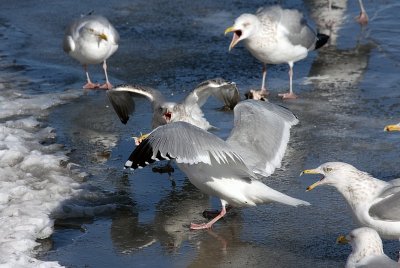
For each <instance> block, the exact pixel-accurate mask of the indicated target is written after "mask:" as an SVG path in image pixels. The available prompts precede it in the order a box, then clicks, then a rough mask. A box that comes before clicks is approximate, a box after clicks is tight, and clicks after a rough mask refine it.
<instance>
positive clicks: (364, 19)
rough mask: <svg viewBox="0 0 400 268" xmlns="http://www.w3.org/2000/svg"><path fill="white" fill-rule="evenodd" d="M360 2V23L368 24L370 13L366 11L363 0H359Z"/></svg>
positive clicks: (358, 18) (358, 19)
mask: <svg viewBox="0 0 400 268" xmlns="http://www.w3.org/2000/svg"><path fill="white" fill-rule="evenodd" d="M358 3H359V4H360V15H359V16H358V17H356V19H357V21H358V23H360V24H361V25H367V24H368V15H367V12H366V11H365V8H364V5H363V2H362V0H358Z"/></svg>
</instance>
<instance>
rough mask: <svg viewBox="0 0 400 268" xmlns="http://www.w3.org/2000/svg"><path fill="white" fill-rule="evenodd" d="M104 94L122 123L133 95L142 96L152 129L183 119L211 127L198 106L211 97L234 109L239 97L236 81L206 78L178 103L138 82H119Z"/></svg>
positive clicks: (206, 128) (129, 110) (130, 109)
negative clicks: (149, 105) (149, 110)
mask: <svg viewBox="0 0 400 268" xmlns="http://www.w3.org/2000/svg"><path fill="white" fill-rule="evenodd" d="M107 95H108V98H109V100H110V102H111V104H112V106H113V107H114V110H115V112H116V113H117V115H118V117H119V118H120V120H121V122H122V123H124V124H126V123H127V122H128V120H129V115H130V114H131V113H132V112H133V111H134V107H135V103H134V101H133V98H132V96H145V97H146V98H148V99H149V100H150V102H151V103H152V106H153V119H152V128H156V127H158V126H161V125H165V124H167V123H169V122H176V121H185V122H188V123H191V124H193V125H196V126H198V127H200V128H202V129H205V130H208V129H210V128H212V126H211V125H210V123H209V122H208V121H207V119H205V118H204V114H203V112H202V111H201V106H203V105H204V103H205V102H206V101H207V99H208V97H210V96H214V97H215V98H217V99H219V100H220V101H222V102H223V103H224V105H225V106H226V107H228V108H230V109H233V107H234V106H235V105H236V104H237V103H238V101H239V99H240V95H239V90H238V89H237V87H236V83H234V82H228V81H226V80H224V79H222V78H215V79H209V80H206V81H204V82H202V83H200V84H199V85H197V86H196V88H195V89H194V90H193V91H192V92H191V93H189V95H188V96H186V98H185V99H184V100H183V101H181V102H180V103H176V102H167V101H166V100H165V98H164V96H163V95H162V94H161V92H160V91H158V90H156V89H153V88H150V87H144V86H137V85H121V86H118V87H116V88H113V89H112V90H108V91H107Z"/></svg>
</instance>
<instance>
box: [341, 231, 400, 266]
mask: <svg viewBox="0 0 400 268" xmlns="http://www.w3.org/2000/svg"><path fill="white" fill-rule="evenodd" d="M337 242H338V243H339V244H348V243H350V244H351V247H352V252H351V254H350V255H349V257H348V258H347V262H346V267H345V268H355V267H375V268H378V267H379V268H396V267H397V268H398V267H399V264H398V263H397V262H395V261H394V260H392V259H391V258H389V257H388V256H387V255H386V254H385V253H384V252H383V245H382V239H381V238H380V237H379V234H378V233H377V232H376V231H375V230H374V229H371V228H368V227H361V228H357V229H354V230H353V231H351V232H350V234H348V235H346V236H343V235H341V236H339V237H338V239H337Z"/></svg>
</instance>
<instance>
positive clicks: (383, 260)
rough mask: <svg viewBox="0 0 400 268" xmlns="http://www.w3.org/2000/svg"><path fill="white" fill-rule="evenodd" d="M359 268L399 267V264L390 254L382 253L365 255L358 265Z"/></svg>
mask: <svg viewBox="0 0 400 268" xmlns="http://www.w3.org/2000/svg"><path fill="white" fill-rule="evenodd" d="M357 267H358V268H371V267H376V268H378V267H379V268H399V264H398V263H397V262H395V261H394V260H392V259H391V258H389V257H388V256H386V255H384V254H382V255H378V256H377V255H371V256H367V257H364V259H362V260H361V261H360V262H358V265H357Z"/></svg>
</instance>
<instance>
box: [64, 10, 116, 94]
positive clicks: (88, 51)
mask: <svg viewBox="0 0 400 268" xmlns="http://www.w3.org/2000/svg"><path fill="white" fill-rule="evenodd" d="M118 42H119V34H118V32H117V31H116V30H115V28H114V27H113V26H112V25H111V23H110V22H109V21H108V20H107V19H106V18H104V17H103V16H95V15H90V14H89V15H87V16H84V17H82V18H80V19H77V20H75V21H73V22H72V23H71V24H70V25H69V26H68V27H67V29H66V31H65V35H64V41H63V49H64V51H65V52H66V53H68V54H69V55H70V56H71V57H73V58H74V59H76V60H78V61H79V62H80V63H81V64H82V66H83V68H84V70H85V73H86V79H87V83H86V84H85V85H84V86H83V88H84V89H95V88H101V89H111V88H112V85H111V83H110V82H109V80H108V75H107V63H106V60H107V59H108V58H109V57H110V56H111V55H112V54H114V52H115V51H117V49H118ZM99 63H103V69H104V75H105V77H106V82H105V83H104V84H103V85H101V86H100V85H99V84H95V83H93V82H92V81H91V80H90V77H89V72H88V69H87V68H88V65H90V64H99Z"/></svg>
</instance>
